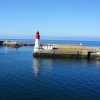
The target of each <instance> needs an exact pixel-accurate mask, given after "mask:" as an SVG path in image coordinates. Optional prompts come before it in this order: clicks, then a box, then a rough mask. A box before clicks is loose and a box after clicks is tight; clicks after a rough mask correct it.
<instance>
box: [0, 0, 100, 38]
mask: <svg viewBox="0 0 100 100" xmlns="http://www.w3.org/2000/svg"><path fill="white" fill-rule="evenodd" d="M36 31H39V32H40V35H41V38H42V39H61V40H62V39H78V40H79V39H83V40H84V39H85V40H91V39H95V40H96V39H98V40H99V38H100V0H0V39H3V38H5V39H7V38H22V39H32V38H34V36H35V33H36Z"/></svg>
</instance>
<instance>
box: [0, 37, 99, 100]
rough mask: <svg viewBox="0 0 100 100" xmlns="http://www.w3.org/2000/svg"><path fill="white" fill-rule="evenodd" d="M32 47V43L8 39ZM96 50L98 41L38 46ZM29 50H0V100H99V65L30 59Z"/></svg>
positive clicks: (64, 42) (72, 60) (82, 61)
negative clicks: (94, 48) (58, 45)
mask: <svg viewBox="0 0 100 100" xmlns="http://www.w3.org/2000/svg"><path fill="white" fill-rule="evenodd" d="M12 41H17V42H28V43H29V42H30V43H32V42H33V43H34V40H32V39H12ZM80 42H82V43H83V45H84V46H95V47H100V41H76V40H75V41H73V40H41V43H58V44H79V43H80ZM33 49H34V47H33V46H23V47H19V48H13V47H4V46H0V100H100V61H99V60H90V61H88V60H82V59H65V58H34V57H33Z"/></svg>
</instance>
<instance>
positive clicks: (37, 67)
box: [33, 58, 39, 79]
mask: <svg viewBox="0 0 100 100" xmlns="http://www.w3.org/2000/svg"><path fill="white" fill-rule="evenodd" d="M33 64H34V65H33V69H34V77H35V79H38V77H39V59H38V58H34V59H33Z"/></svg>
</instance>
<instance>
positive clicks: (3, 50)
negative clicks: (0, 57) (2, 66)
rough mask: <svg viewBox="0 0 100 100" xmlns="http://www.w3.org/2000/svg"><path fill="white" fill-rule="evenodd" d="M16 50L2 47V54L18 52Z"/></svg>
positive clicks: (0, 48) (0, 51)
mask: <svg viewBox="0 0 100 100" xmlns="http://www.w3.org/2000/svg"><path fill="white" fill-rule="evenodd" d="M16 49H17V48H13V47H7V46H1V47H0V54H5V53H9V52H16Z"/></svg>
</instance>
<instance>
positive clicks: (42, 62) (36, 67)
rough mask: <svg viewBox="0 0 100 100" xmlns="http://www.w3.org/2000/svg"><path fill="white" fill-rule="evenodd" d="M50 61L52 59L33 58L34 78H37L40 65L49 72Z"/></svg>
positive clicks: (51, 61) (50, 67) (50, 68)
mask: <svg viewBox="0 0 100 100" xmlns="http://www.w3.org/2000/svg"><path fill="white" fill-rule="evenodd" d="M52 63H53V60H52V59H44V58H33V69H34V77H35V79H38V78H39V72H40V66H41V68H42V69H43V70H44V71H47V72H49V71H51V70H52V68H53V66H52Z"/></svg>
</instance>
